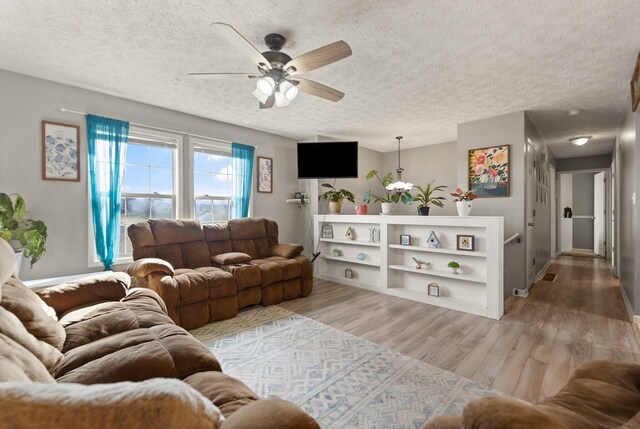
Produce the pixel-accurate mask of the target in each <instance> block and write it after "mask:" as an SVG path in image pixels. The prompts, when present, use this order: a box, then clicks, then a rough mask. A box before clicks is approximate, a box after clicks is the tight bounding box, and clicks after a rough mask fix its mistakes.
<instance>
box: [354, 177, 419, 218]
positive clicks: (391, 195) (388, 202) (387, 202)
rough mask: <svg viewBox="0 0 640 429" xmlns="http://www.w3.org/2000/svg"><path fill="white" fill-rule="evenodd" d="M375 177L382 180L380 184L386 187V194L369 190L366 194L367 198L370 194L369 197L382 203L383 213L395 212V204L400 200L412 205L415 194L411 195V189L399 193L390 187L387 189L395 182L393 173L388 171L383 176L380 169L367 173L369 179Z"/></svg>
mask: <svg viewBox="0 0 640 429" xmlns="http://www.w3.org/2000/svg"><path fill="white" fill-rule="evenodd" d="M374 177H375V178H376V179H378V182H380V184H381V185H382V188H383V189H384V194H379V195H378V194H374V193H373V192H371V191H368V192H367V193H366V194H365V199H366V198H367V195H368V198H371V197H373V199H374V202H376V203H382V213H384V214H392V213H394V212H395V207H394V204H397V203H399V202H401V203H402V204H406V205H411V201H413V195H411V194H410V193H409V191H403V192H400V193H397V192H395V191H390V190H389V189H387V186H389V185H390V184H391V183H392V182H393V174H392V173H387V174H385V175H384V177H382V178H381V177H380V175H379V174H378V170H371V171H369V172H368V173H367V180H371V179H373V178H374Z"/></svg>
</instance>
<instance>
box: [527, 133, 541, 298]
mask: <svg viewBox="0 0 640 429" xmlns="http://www.w3.org/2000/svg"><path fill="white" fill-rule="evenodd" d="M536 162H537V159H536V147H535V146H534V145H533V143H532V142H530V141H527V142H526V145H525V166H526V170H525V171H526V175H525V179H526V186H525V187H526V190H527V192H526V193H525V195H526V198H525V202H524V208H525V216H524V233H525V243H526V246H525V251H524V252H525V279H526V287H525V289H529V288H530V287H531V286H532V285H533V284H534V283H535V281H536V274H537V272H536V264H535V261H534V259H535V257H536V245H535V237H536V233H535V219H536V218H535V212H534V210H535V208H536V199H535V198H536V197H535V196H536V186H537V180H538V178H537V176H536ZM529 169H531V174H530V173H529Z"/></svg>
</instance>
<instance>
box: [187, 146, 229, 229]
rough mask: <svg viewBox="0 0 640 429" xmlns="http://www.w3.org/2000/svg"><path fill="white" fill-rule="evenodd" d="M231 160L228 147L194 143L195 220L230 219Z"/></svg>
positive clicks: (208, 222)
mask: <svg viewBox="0 0 640 429" xmlns="http://www.w3.org/2000/svg"><path fill="white" fill-rule="evenodd" d="M231 168H232V158H231V152H230V151H229V149H228V148H222V147H216V146H212V145H208V144H206V143H204V142H196V143H195V144H194V150H193V195H194V208H195V211H194V213H195V218H196V219H198V220H199V221H200V222H201V223H203V224H211V223H214V222H223V221H227V220H229V219H230V217H231V193H232V185H231V181H232V177H231Z"/></svg>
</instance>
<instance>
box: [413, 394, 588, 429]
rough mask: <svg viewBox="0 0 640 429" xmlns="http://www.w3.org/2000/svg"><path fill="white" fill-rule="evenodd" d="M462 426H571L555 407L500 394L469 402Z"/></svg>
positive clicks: (549, 428)
mask: <svg viewBox="0 0 640 429" xmlns="http://www.w3.org/2000/svg"><path fill="white" fill-rule="evenodd" d="M578 423H579V422H578ZM583 423H586V422H583ZM578 426H579V425H578ZM578 426H576V427H578ZM461 427H462V428H464V429H472V428H473V429H513V428H545V429H568V426H566V425H565V424H563V423H562V422H561V421H560V420H559V419H556V418H554V416H553V410H549V409H543V408H541V407H538V406H531V405H529V404H525V403H522V402H518V401H515V400H513V399H507V398H499V397H490V398H483V399H478V400H475V401H473V402H471V403H470V404H469V405H467V406H466V407H465V409H464V412H463V413H462V426H461ZM425 428H428V429H430V428H431V426H429V424H427V425H426V426H425Z"/></svg>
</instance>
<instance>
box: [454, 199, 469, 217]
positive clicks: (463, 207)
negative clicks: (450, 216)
mask: <svg viewBox="0 0 640 429" xmlns="http://www.w3.org/2000/svg"><path fill="white" fill-rule="evenodd" d="M456 209H458V216H469V215H470V214H471V201H456Z"/></svg>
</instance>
